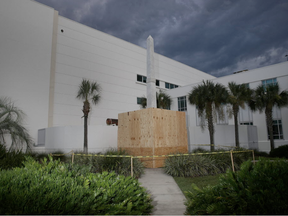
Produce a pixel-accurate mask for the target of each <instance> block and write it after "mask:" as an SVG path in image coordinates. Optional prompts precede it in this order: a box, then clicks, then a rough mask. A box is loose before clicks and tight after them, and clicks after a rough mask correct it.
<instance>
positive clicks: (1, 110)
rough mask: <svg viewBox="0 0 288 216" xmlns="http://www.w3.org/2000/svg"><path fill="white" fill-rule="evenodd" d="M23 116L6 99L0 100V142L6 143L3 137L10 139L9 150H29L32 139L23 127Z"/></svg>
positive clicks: (20, 111) (21, 112)
mask: <svg viewBox="0 0 288 216" xmlns="http://www.w3.org/2000/svg"><path fill="white" fill-rule="evenodd" d="M24 117H25V114H24V113H23V111H22V110H20V109H18V108H17V107H15V106H14V104H13V103H12V102H11V100H10V99H8V98H0V142H2V143H3V144H5V143H6V140H5V136H7V135H8V136H9V137H10V139H11V146H10V149H12V148H14V149H22V148H23V145H25V148H26V151H27V150H29V149H30V146H31V144H32V138H31V136H30V135H29V133H28V130H27V129H26V128H25V127H24V126H23V118H24Z"/></svg>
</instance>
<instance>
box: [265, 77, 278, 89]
mask: <svg viewBox="0 0 288 216" xmlns="http://www.w3.org/2000/svg"><path fill="white" fill-rule="evenodd" d="M276 83H277V79H276V78H273V79H267V80H262V85H263V86H264V88H265V90H266V86H267V85H275V84H276Z"/></svg>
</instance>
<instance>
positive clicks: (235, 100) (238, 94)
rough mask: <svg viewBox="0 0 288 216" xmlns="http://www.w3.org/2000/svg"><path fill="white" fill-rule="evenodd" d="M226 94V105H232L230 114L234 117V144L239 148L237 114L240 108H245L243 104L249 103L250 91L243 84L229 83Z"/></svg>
mask: <svg viewBox="0 0 288 216" xmlns="http://www.w3.org/2000/svg"><path fill="white" fill-rule="evenodd" d="M228 94H229V95H228V103H229V104H231V105H232V114H233V116H234V125H235V144H236V147H238V148H239V147H240V146H239V129H238V113H239V109H240V107H241V108H243V109H244V108H245V102H247V101H249V99H250V97H251V94H252V90H251V89H249V88H248V87H246V85H245V84H241V85H238V84H236V83H235V82H229V83H228Z"/></svg>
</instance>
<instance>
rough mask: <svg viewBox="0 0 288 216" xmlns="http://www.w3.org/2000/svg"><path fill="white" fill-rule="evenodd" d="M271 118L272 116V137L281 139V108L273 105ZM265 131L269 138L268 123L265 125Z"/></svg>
mask: <svg viewBox="0 0 288 216" xmlns="http://www.w3.org/2000/svg"><path fill="white" fill-rule="evenodd" d="M272 118H273V138H274V139H283V130H282V120H281V119H282V118H281V110H280V109H279V108H278V107H276V106H274V107H273V109H272ZM267 132H268V139H270V135H269V130H268V125H267Z"/></svg>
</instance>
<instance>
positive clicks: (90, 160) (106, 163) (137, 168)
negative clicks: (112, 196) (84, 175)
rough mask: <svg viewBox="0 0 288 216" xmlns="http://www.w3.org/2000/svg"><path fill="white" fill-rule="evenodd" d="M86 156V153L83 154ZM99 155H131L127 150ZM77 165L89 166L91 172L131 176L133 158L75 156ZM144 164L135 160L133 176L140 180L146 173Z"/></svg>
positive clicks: (111, 151)
mask: <svg viewBox="0 0 288 216" xmlns="http://www.w3.org/2000/svg"><path fill="white" fill-rule="evenodd" d="M81 154H84V153H81ZM98 155H129V154H128V153H127V152H126V151H125V150H116V149H109V150H107V151H106V152H105V153H103V154H102V153H98ZM74 162H75V163H78V164H81V165H88V166H90V167H91V170H90V171H91V172H94V173H102V172H115V173H117V174H119V175H124V176H130V175H131V158H130V157H99V156H98V157H97V156H78V155H76V156H75V160H74ZM144 168H145V166H144V164H143V163H142V162H141V161H140V160H139V159H138V158H134V159H133V176H134V177H136V178H138V177H140V176H141V174H143V173H144Z"/></svg>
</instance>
